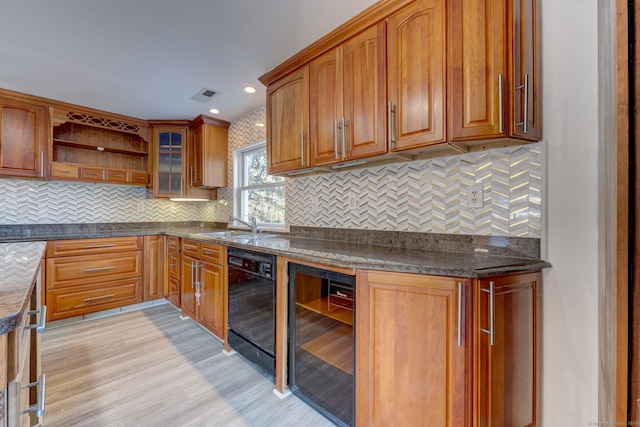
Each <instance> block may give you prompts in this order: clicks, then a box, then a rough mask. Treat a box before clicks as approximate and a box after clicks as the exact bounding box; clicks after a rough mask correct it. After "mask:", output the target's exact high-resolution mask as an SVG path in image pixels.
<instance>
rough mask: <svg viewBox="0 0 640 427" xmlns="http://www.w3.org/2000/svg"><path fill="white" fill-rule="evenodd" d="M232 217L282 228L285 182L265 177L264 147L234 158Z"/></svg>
mask: <svg viewBox="0 0 640 427" xmlns="http://www.w3.org/2000/svg"><path fill="white" fill-rule="evenodd" d="M233 165H234V168H233V169H234V171H235V175H234V182H233V184H234V185H233V188H234V201H235V203H234V208H233V210H234V215H235V216H236V217H238V218H241V219H243V220H245V221H246V220H248V219H249V218H250V217H252V216H255V217H256V220H257V221H258V223H259V224H263V225H284V198H285V197H284V178H282V177H279V176H271V175H269V174H267V150H266V143H265V142H259V143H257V144H253V145H250V146H247V147H243V148H241V149H238V150H236V151H235V152H234V154H233Z"/></svg>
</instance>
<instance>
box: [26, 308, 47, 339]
mask: <svg viewBox="0 0 640 427" xmlns="http://www.w3.org/2000/svg"><path fill="white" fill-rule="evenodd" d="M28 314H39V316H38V323H36V324H35V325H28V326H25V329H35V330H36V332H37V333H39V334H41V333H42V332H44V328H45V326H46V324H47V306H46V305H43V306H42V307H40V308H39V309H37V310H31V311H30V312H29V313H28Z"/></svg>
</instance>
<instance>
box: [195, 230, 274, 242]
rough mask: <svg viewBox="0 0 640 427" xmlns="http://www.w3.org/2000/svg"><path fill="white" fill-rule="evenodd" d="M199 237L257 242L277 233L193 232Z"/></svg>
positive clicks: (240, 231) (239, 231)
mask: <svg viewBox="0 0 640 427" xmlns="http://www.w3.org/2000/svg"><path fill="white" fill-rule="evenodd" d="M193 235H194V236H198V237H211V238H215V239H225V240H231V241H234V242H238V243H244V244H248V243H255V242H257V241H260V240H261V239H266V238H271V237H276V236H277V234H266V233H258V234H252V233H251V232H247V231H242V230H235V231H212V232H209V233H193Z"/></svg>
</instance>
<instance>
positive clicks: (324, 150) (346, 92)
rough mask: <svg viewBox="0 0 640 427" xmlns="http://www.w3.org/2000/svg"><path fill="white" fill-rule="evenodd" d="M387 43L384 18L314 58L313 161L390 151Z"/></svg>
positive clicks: (311, 78)
mask: <svg viewBox="0 0 640 427" xmlns="http://www.w3.org/2000/svg"><path fill="white" fill-rule="evenodd" d="M385 44H386V43H385V37H384V25H383V24H382V23H379V24H377V25H374V26H372V27H370V28H368V29H367V30H365V31H363V32H362V33H360V34H358V35H356V36H354V37H352V38H350V39H349V40H347V41H346V42H345V43H344V44H342V45H340V46H338V47H336V48H335V49H332V50H330V51H329V52H327V53H325V54H323V55H322V56H320V57H318V58H317V59H315V60H313V61H312V62H311V64H310V66H309V68H310V72H309V81H310V92H309V102H310V107H309V108H310V117H309V121H310V136H309V145H310V153H311V159H310V166H320V165H325V164H332V163H336V162H340V161H345V160H351V159H357V158H361V157H369V156H374V155H379V154H384V153H385V152H386V137H385V129H386V127H385V121H386V116H385V114H384V103H385V67H384V57H385Z"/></svg>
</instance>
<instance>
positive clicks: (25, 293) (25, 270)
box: [0, 242, 47, 335]
mask: <svg viewBox="0 0 640 427" xmlns="http://www.w3.org/2000/svg"><path fill="white" fill-rule="evenodd" d="M46 245H47V244H46V242H16V243H0V335H2V334H6V333H7V332H9V331H11V330H13V329H14V328H15V327H16V326H17V325H18V323H19V322H20V319H21V317H22V314H23V313H24V310H27V309H28V306H29V296H30V295H31V292H32V290H33V285H34V284H35V279H36V274H37V272H38V268H39V267H40V261H41V260H42V256H43V255H44V250H45V248H46Z"/></svg>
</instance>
